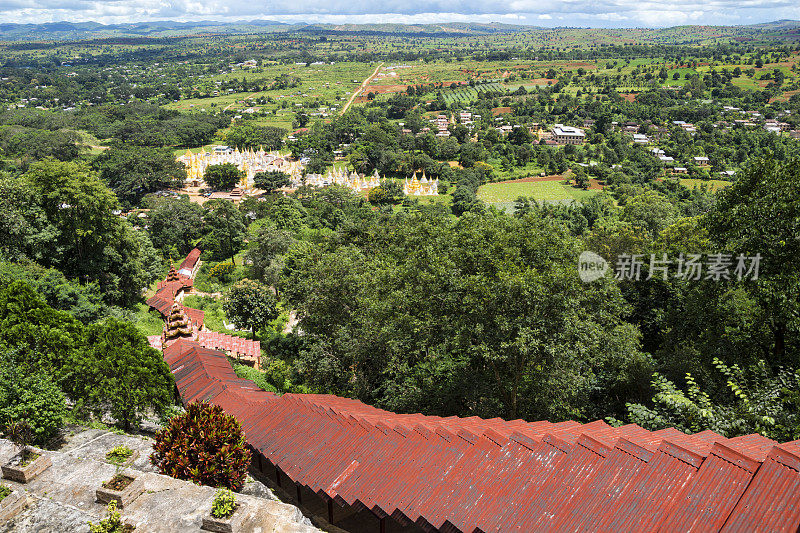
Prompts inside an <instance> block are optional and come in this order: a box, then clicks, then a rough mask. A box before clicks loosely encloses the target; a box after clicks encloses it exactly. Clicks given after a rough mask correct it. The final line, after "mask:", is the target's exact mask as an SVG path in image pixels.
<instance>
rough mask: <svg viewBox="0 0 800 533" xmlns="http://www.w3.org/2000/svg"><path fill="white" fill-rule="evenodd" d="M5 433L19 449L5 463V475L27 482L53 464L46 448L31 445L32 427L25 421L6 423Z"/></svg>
mask: <svg viewBox="0 0 800 533" xmlns="http://www.w3.org/2000/svg"><path fill="white" fill-rule="evenodd" d="M5 434H6V436H7V437H8V440H10V441H11V442H13V443H14V444H15V445H16V446H17V447H18V448H19V451H18V452H17V453H16V455H14V456H13V457H12V458H11V459H10V460H9V461H8V462H7V463H6V464H4V465H3V467H2V470H3V477H4V478H6V479H10V480H12V481H16V482H18V483H27V482H29V481H30V480H32V479H33V478H35V477H36V476H38V475H39V474H41V473H42V472H44V471H45V470H47V469H48V468H50V466H52V464H53V461H51V460H50V457H49V456H47V455H46V454H45V452H44V450H40V449H39V448H34V447H32V446H30V442H31V440H32V438H33V431H32V430H31V427H30V426H29V425H28V424H27V423H25V422H10V423H8V424H6V427H5Z"/></svg>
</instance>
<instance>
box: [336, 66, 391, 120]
mask: <svg viewBox="0 0 800 533" xmlns="http://www.w3.org/2000/svg"><path fill="white" fill-rule="evenodd" d="M382 66H383V61H381V62H380V63H379V64H378V66H377V67H375V72H373V73H372V74H371V75H370V76H369V77H368V78H367V79H365V80H364V81H362V82H361V86H360V87H359V88H358V89H356V91H355V92H354V93H353V96H351V97H350V100H348V101H347V103H346V104H345V105H344V107H343V108H342V110H341V111H340V112H339V114H341V115H344V114H345V112H347V109H348V108H349V107H350V104H352V103H353V100H355V99H356V97H357V96H358V95H359V94H361V92H362V91H363V90H364V89H365V88H366V87H367V85H369V82H371V81H372V79H373V78H374V77H375V76H377V75H378V71H379V70H380V68H381V67H382Z"/></svg>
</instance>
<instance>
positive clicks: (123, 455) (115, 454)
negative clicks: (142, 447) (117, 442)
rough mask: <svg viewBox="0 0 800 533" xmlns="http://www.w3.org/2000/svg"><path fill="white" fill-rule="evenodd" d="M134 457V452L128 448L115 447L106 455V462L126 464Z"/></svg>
mask: <svg viewBox="0 0 800 533" xmlns="http://www.w3.org/2000/svg"><path fill="white" fill-rule="evenodd" d="M131 455H133V450H131V449H130V448H128V447H127V446H114V447H113V448H111V449H110V450H109V451H108V453H106V461H108V462H109V463H113V464H115V465H121V464H124V463H125V461H127V460H128V458H129V457H130V456H131Z"/></svg>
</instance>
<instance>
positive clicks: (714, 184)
mask: <svg viewBox="0 0 800 533" xmlns="http://www.w3.org/2000/svg"><path fill="white" fill-rule="evenodd" d="M681 185H683V186H684V187H688V188H690V189H694V188H695V187H701V186H702V185H706V186H707V187H708V188H709V189H711V191H713V192H717V191H718V190H720V189H724V188H725V187H730V185H731V182H730V181H725V180H698V179H692V178H685V179H682V180H681Z"/></svg>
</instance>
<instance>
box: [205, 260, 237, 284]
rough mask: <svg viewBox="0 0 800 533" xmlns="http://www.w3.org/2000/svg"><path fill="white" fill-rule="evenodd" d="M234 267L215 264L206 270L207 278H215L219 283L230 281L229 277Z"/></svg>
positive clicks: (225, 264) (228, 264)
mask: <svg viewBox="0 0 800 533" xmlns="http://www.w3.org/2000/svg"><path fill="white" fill-rule="evenodd" d="M235 269H236V266H235V265H234V264H233V263H217V264H216V265H214V266H212V267H211V268H209V269H208V277H210V278H217V279H219V280H221V281H230V275H231V274H233V271H234V270H235Z"/></svg>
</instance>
